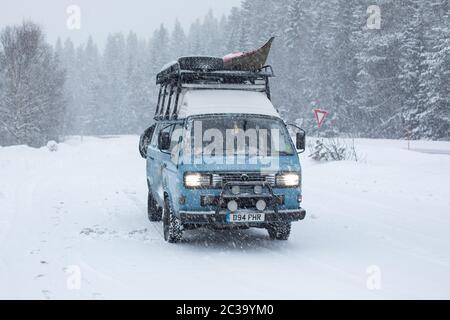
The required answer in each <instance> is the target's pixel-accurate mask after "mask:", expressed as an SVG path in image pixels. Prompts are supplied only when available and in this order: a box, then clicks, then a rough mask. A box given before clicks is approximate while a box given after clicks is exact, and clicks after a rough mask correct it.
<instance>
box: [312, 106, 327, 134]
mask: <svg viewBox="0 0 450 320" xmlns="http://www.w3.org/2000/svg"><path fill="white" fill-rule="evenodd" d="M313 112H314V115H315V116H316V120H317V125H318V126H319V129H320V127H322V125H323V123H324V121H325V119H326V117H327V116H328V115H329V113H328V112H327V111H324V110H320V109H314V110H313Z"/></svg>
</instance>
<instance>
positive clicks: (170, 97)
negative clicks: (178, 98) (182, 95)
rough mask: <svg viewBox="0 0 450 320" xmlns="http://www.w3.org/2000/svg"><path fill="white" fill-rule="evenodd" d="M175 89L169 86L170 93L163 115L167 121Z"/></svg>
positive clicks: (171, 108)
mask: <svg viewBox="0 0 450 320" xmlns="http://www.w3.org/2000/svg"><path fill="white" fill-rule="evenodd" d="M174 92H175V88H174V86H170V91H169V101H168V102H167V108H166V111H165V113H164V117H165V118H166V119H168V118H169V117H170V113H171V110H173V103H174V102H175V94H174Z"/></svg>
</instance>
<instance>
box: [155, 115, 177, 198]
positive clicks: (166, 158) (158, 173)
mask: <svg viewBox="0 0 450 320" xmlns="http://www.w3.org/2000/svg"><path fill="white" fill-rule="evenodd" d="M173 127H174V125H173V124H167V123H160V124H159V130H158V135H157V136H156V142H155V144H156V145H155V151H156V152H155V154H154V160H153V163H154V166H153V167H152V175H153V176H152V180H153V184H152V187H153V188H154V196H155V199H156V201H157V202H158V204H159V205H161V206H162V205H163V204H164V186H163V174H164V169H165V168H166V167H167V166H168V165H169V163H170V154H167V152H163V151H161V150H160V149H159V137H160V135H161V134H162V133H163V132H168V133H169V134H170V133H171V132H172V130H173Z"/></svg>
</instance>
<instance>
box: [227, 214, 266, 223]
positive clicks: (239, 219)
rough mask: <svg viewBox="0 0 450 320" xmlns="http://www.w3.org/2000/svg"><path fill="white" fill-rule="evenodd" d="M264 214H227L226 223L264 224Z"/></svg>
mask: <svg viewBox="0 0 450 320" xmlns="http://www.w3.org/2000/svg"><path fill="white" fill-rule="evenodd" d="M265 218H266V217H265V215H264V213H228V214H227V221H228V222H232V223H251V222H264V221H265Z"/></svg>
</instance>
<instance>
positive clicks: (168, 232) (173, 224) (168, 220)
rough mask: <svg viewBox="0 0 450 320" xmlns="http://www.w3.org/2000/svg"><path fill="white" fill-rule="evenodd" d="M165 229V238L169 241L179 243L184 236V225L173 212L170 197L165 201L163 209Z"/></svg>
mask: <svg viewBox="0 0 450 320" xmlns="http://www.w3.org/2000/svg"><path fill="white" fill-rule="evenodd" d="M162 220H163V229H164V240H166V241H167V242H169V243H178V242H180V241H181V239H182V238H183V226H182V224H181V220H180V219H179V218H178V217H176V216H175V214H174V213H173V210H172V207H171V205H170V201H169V199H168V198H166V199H165V201H164V209H163V217H162Z"/></svg>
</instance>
